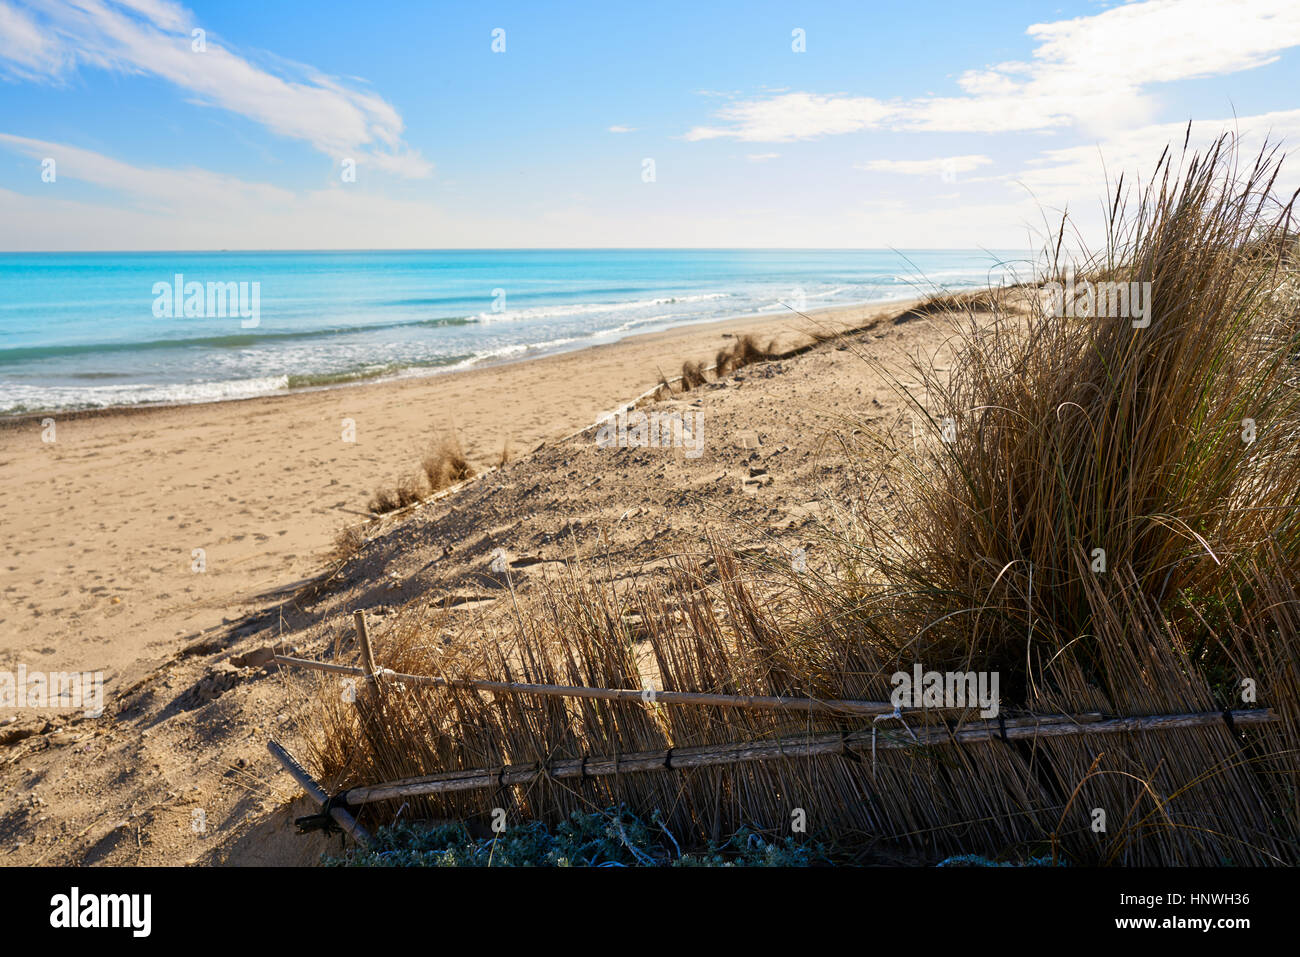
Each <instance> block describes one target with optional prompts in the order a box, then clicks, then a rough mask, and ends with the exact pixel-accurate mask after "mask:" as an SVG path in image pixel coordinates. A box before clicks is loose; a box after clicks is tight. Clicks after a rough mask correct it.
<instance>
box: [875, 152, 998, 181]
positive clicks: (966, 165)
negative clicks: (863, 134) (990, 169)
mask: <svg viewBox="0 0 1300 957" xmlns="http://www.w3.org/2000/svg"><path fill="white" fill-rule="evenodd" d="M992 162H993V160H991V159H989V158H988V157H987V156H981V155H978V154H971V155H968V156H940V157H938V158H936V159H925V160H871V161H870V162H867V163H860V164H858V166H857V168H858V169H863V170H872V171H878V172H882V173H903V174H905V175H908V176H939V175H940V174H953V173H969V172H970V171H971V170H973V169H978V168H979V167H981V166H987V165H989V164H990V163H992Z"/></svg>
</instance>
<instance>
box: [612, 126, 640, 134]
mask: <svg viewBox="0 0 1300 957" xmlns="http://www.w3.org/2000/svg"><path fill="white" fill-rule="evenodd" d="M609 131H610V132H611V133H635V132H636V127H635V126H611V127H610V128H609Z"/></svg>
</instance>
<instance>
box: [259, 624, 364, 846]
mask: <svg viewBox="0 0 1300 957" xmlns="http://www.w3.org/2000/svg"><path fill="white" fill-rule="evenodd" d="M358 614H359V613H358ZM266 749H267V750H268V751H270V752H271V756H272V757H274V758H275V759H276V760H277V761H279V762H280V765H281V767H283V768H284V769H285V770H286V771H288V772H289V774H290V775H291V776H292V777H293V779H294V780H295V781H297V782H298V784H299V785H300V786H301V787H302V789H303V790H304V791H306V792H307V796H308V797H309V798H311V799H312V800H313V801H315V802H316V804H317V806H319V807H324V806H325V802H326V801H327V800H329V795H328V794H326V793H325V789H324V788H322V787H321V786H320V785H319V784H317V783H316V781H315V779H314V778H312V776H311V775H310V774H308V773H307V769H306V768H304V767H303V766H302V765H301V764H299V763H298V761H297V760H296V759H295V758H294V756H293V755H292V754H290V753H289V752H288V751H286V750H285V749H284V747H283V745H281V744H280V743H279V742H277V741H268V742H266ZM330 817H331V818H333V819H334V823H335V824H337V825H338V826H339V827H341V828H343V830H345V831H347V832H348V834H350V835H351V836H352V839H353V840H354V841H356V842H357V843H358V844H360V845H361V846H362V847H369V846H370V844H371V838H370V835H369V834H368V833H367V832H366V829H365V828H363V827H362V826H361V825H360V824H358V823H357V820H356V818H354V817H353V816H352V815H351V814H349V813H348V812H347V811H346V810H344V809H343V808H341V807H335V808H330Z"/></svg>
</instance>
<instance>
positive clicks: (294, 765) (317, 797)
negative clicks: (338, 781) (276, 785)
mask: <svg viewBox="0 0 1300 957" xmlns="http://www.w3.org/2000/svg"><path fill="white" fill-rule="evenodd" d="M266 749H267V750H268V751H270V752H271V756H272V757H274V758H275V759H276V760H277V761H279V762H280V765H281V767H283V768H284V769H285V770H286V771H288V772H289V774H290V775H291V776H292V777H293V779H294V780H295V781H297V782H298V784H299V786H301V787H302V789H303V790H304V791H306V792H307V796H308V797H309V798H311V799H312V800H313V801H315V802H316V804H317V806H318V807H324V806H325V802H326V801H327V800H329V795H328V794H326V793H325V789H324V788H322V787H321V786H320V785H319V784H317V783H316V781H315V779H314V778H313V777H312V776H311V775H310V774H308V773H307V769H306V768H304V767H303V766H302V765H301V764H299V763H298V761H297V759H296V758H294V756H293V755H292V754H290V753H289V752H288V751H286V750H285V749H284V746H283V745H281V744H280V743H279V742H278V741H268V742H266ZM330 817H331V818H333V819H334V823H335V824H337V825H338V826H339V827H341V828H343V830H345V831H347V832H348V834H350V835H351V836H352V839H353V840H354V841H356V842H357V843H358V844H360V845H361V846H362V847H369V846H370V844H371V838H370V835H369V834H368V833H367V832H366V829H365V828H363V827H362V826H361V825H360V824H358V823H357V820H356V818H354V817H353V816H352V815H351V814H349V813H348V812H347V811H346V810H345V809H344V808H341V807H334V808H330Z"/></svg>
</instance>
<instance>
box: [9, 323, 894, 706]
mask: <svg viewBox="0 0 1300 957" xmlns="http://www.w3.org/2000/svg"><path fill="white" fill-rule="evenodd" d="M902 308H903V306H902V304H899V303H890V304H887V305H883V306H882V305H874V306H871V305H868V306H854V307H845V308H837V309H833V310H825V311H822V312H819V313H815V314H813V315H811V316H810V319H803V318H800V317H797V316H790V315H784V316H764V317H742V318H737V319H733V320H727V321H722V322H714V323H707V324H699V325H693V326H686V327H682V328H678V329H673V330H670V331H666V332H659V333H654V334H649V335H642V336H634V337H630V338H627V339H624V340H621V341H619V342H616V343H612V344H609V345H602V346H597V347H593V348H589V349H583V350H580V351H574V352H567V353H562V354H558V355H552V356H547V357H542V358H537V359H532V360H527V361H520V362H514V363H507V364H498V365H493V366H487V367H483V368H477V369H472V370H469V371H462V372H455V373H447V374H442V375H434V376H428V377H422V378H408V379H399V380H392V381H387V382H378V383H372V384H366V385H357V386H346V387H339V388H335V389H330V390H319V391H308V392H301V393H295V394H289V395H283V396H274V397H266V398H256V399H246V400H240V401H231V402H220V403H210V404H200V405H188V406H176V407H159V408H146V409H130V408H127V409H114V410H107V411H97V412H91V413H82V414H63V415H55V416H53V418H54V419H55V433H54V441H53V442H46V441H43V440H42V435H43V433H44V432H45V431H46V430H45V429H44V428H43V426H42V421H43V419H44V418H45V416H39V415H38V416H26V417H23V418H21V419H17V420H11V421H5V422H0V483H3V485H4V487H5V489H6V493H7V494H6V495H5V496H4V497H3V499H0V527H2V528H3V529H4V532H3V545H4V553H5V559H4V562H3V565H2V566H0V626H3V627H0V668H9V669H13V668H16V667H17V666H18V665H19V664H26V665H27V666H28V667H29V668H41V669H44V670H47V671H71V670H78V671H102V672H103V673H104V676H105V681H106V685H107V688H108V692H109V694H110V696H111V694H112V691H113V689H114V687H116V686H117V685H119V684H120V683H121V682H124V681H126V682H129V681H131V680H133V678H134V677H136V676H138V675H139V674H141V673H143V672H145V671H147V670H148V669H149V668H150V667H152V666H154V665H155V664H157V662H159V661H160V660H162V659H163V658H165V657H166V656H167V655H169V654H170V653H172V652H173V651H174V650H175V649H176V648H178V647H180V646H181V645H182V644H183V643H184V642H185V641H187V640H189V639H191V638H192V637H194V636H195V635H196V634H197V633H199V632H202V631H204V630H206V629H210V628H213V627H215V626H220V625H221V624H222V623H223V622H230V621H234V620H236V619H238V618H240V617H242V616H243V615H245V614H246V613H248V612H250V611H251V610H254V609H257V608H259V607H261V606H263V605H265V604H266V603H267V602H268V601H270V600H272V599H274V598H275V597H276V596H277V595H283V594H285V593H287V592H289V591H292V590H293V589H294V588H296V587H298V586H300V585H301V584H302V582H303V581H304V580H306V579H309V578H310V577H312V576H313V575H315V574H317V573H319V572H320V570H321V568H322V566H323V563H324V561H325V558H326V556H327V555H328V553H329V551H330V548H331V545H332V542H333V541H334V538H335V535H336V533H337V532H338V530H339V529H340V528H341V527H342V526H344V525H346V524H349V523H355V522H359V521H362V520H363V519H364V518H365V517H366V515H367V512H366V505H367V502H368V500H369V498H370V495H371V493H372V492H373V491H374V489H375V488H376V487H377V486H380V485H385V484H392V483H393V482H394V481H395V480H396V479H397V478H398V477H399V476H400V475H401V474H404V473H406V472H409V471H411V470H412V469H414V468H415V467H416V465H417V463H418V462H419V459H420V456H421V454H422V452H423V450H424V449H425V447H426V446H427V445H428V443H429V441H430V440H432V439H433V438H434V437H435V436H437V435H439V434H441V433H443V432H445V431H446V430H449V429H451V430H455V431H456V432H457V433H458V435H459V436H460V438H461V441H462V443H463V445H464V447H465V450H466V453H467V455H468V457H469V458H470V460H471V461H472V462H473V463H474V464H475V465H476V466H478V467H480V468H481V467H483V466H484V465H488V464H491V463H493V462H495V461H496V460H497V458H498V457H499V456H500V453H501V451H502V448H503V447H508V448H509V449H510V450H511V453H512V454H513V455H516V456H517V455H520V454H523V453H526V452H527V451H528V450H530V449H533V448H535V447H536V446H537V445H538V444H539V443H541V442H543V441H546V440H549V439H555V438H557V437H560V436H562V435H565V434H566V433H569V432H572V431H573V430H575V429H578V428H581V427H583V426H585V425H587V424H590V423H591V422H592V421H593V420H594V418H595V417H596V416H597V415H598V414H599V413H601V412H602V411H604V410H607V409H609V408H611V407H613V406H614V405H616V404H618V403H620V402H622V401H626V400H628V399H630V398H632V397H634V396H635V395H637V394H639V393H641V392H642V391H644V390H645V389H646V388H648V387H650V386H652V385H654V384H655V383H656V382H657V381H658V380H659V379H660V378H661V377H663V376H670V377H671V376H674V375H676V374H678V373H679V372H680V369H681V365H682V362H683V361H684V360H688V359H693V360H698V361H702V362H704V363H705V364H708V363H709V362H711V361H712V358H713V355H714V353H715V352H716V351H717V350H718V349H719V348H721V347H724V346H726V345H727V344H728V343H729V342H731V341H733V340H731V339H729V338H728V337H729V336H735V335H738V334H744V333H752V334H754V335H755V336H756V338H758V339H759V340H761V341H762V342H763V343H764V344H766V343H767V342H768V341H769V340H770V339H777V340H778V341H779V343H780V344H783V345H789V344H792V343H794V342H795V341H796V340H800V339H802V338H806V333H807V332H808V331H809V330H812V329H822V330H826V329H841V328H846V327H851V326H855V325H859V324H861V323H862V322H863V321H865V320H866V319H867V318H869V317H875V316H880V315H884V314H894V313H897V312H899V311H900V310H901V309H902ZM349 422H350V423H352V424H354V426H355V441H345V430H347V429H348V424H349ZM199 549H201V550H202V551H201V552H196V551H195V550H199ZM200 567H202V568H203V569H204V570H202V571H198V570H196V569H198V568H200Z"/></svg>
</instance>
